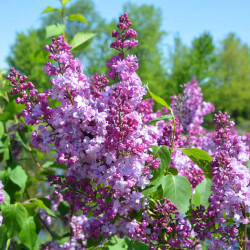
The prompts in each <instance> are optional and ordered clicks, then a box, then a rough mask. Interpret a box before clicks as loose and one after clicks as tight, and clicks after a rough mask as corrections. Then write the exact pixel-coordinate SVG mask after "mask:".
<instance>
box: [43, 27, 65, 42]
mask: <svg viewBox="0 0 250 250" xmlns="http://www.w3.org/2000/svg"><path fill="white" fill-rule="evenodd" d="M64 30H65V25H62V24H53V25H49V26H47V27H46V28H45V32H46V36H45V39H48V38H50V37H56V36H58V35H61V34H63V32H64Z"/></svg>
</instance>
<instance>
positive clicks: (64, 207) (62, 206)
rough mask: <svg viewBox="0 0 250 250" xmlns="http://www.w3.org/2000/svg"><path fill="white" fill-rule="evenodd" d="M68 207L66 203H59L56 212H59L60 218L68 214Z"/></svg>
mask: <svg viewBox="0 0 250 250" xmlns="http://www.w3.org/2000/svg"><path fill="white" fill-rule="evenodd" d="M69 207H70V205H69V203H68V202H67V201H63V202H60V203H59V205H58V207H57V210H58V211H59V212H60V214H61V215H62V216H64V215H66V214H67V213H68V211H69Z"/></svg>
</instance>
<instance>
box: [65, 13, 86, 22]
mask: <svg viewBox="0 0 250 250" xmlns="http://www.w3.org/2000/svg"><path fill="white" fill-rule="evenodd" d="M68 19H69V20H70V21H79V22H82V23H88V22H87V20H86V19H85V17H84V16H83V15H82V14H80V13H77V14H72V15H69V16H68Z"/></svg>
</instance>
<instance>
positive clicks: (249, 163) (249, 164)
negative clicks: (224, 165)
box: [247, 161, 250, 169]
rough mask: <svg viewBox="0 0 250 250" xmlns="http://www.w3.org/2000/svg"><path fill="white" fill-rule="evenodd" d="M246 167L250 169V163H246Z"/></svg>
mask: <svg viewBox="0 0 250 250" xmlns="http://www.w3.org/2000/svg"><path fill="white" fill-rule="evenodd" d="M247 167H248V168H249V169H250V161H248V162H247Z"/></svg>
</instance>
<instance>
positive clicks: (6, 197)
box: [0, 190, 10, 249]
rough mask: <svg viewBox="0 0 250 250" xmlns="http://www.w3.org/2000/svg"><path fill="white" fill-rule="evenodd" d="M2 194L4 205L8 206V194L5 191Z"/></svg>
mask: <svg viewBox="0 0 250 250" xmlns="http://www.w3.org/2000/svg"><path fill="white" fill-rule="evenodd" d="M2 193H4V204H5V205H9V204H10V196H9V194H8V193H7V192H6V191H5V190H2ZM0 249H1V248H0Z"/></svg>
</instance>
